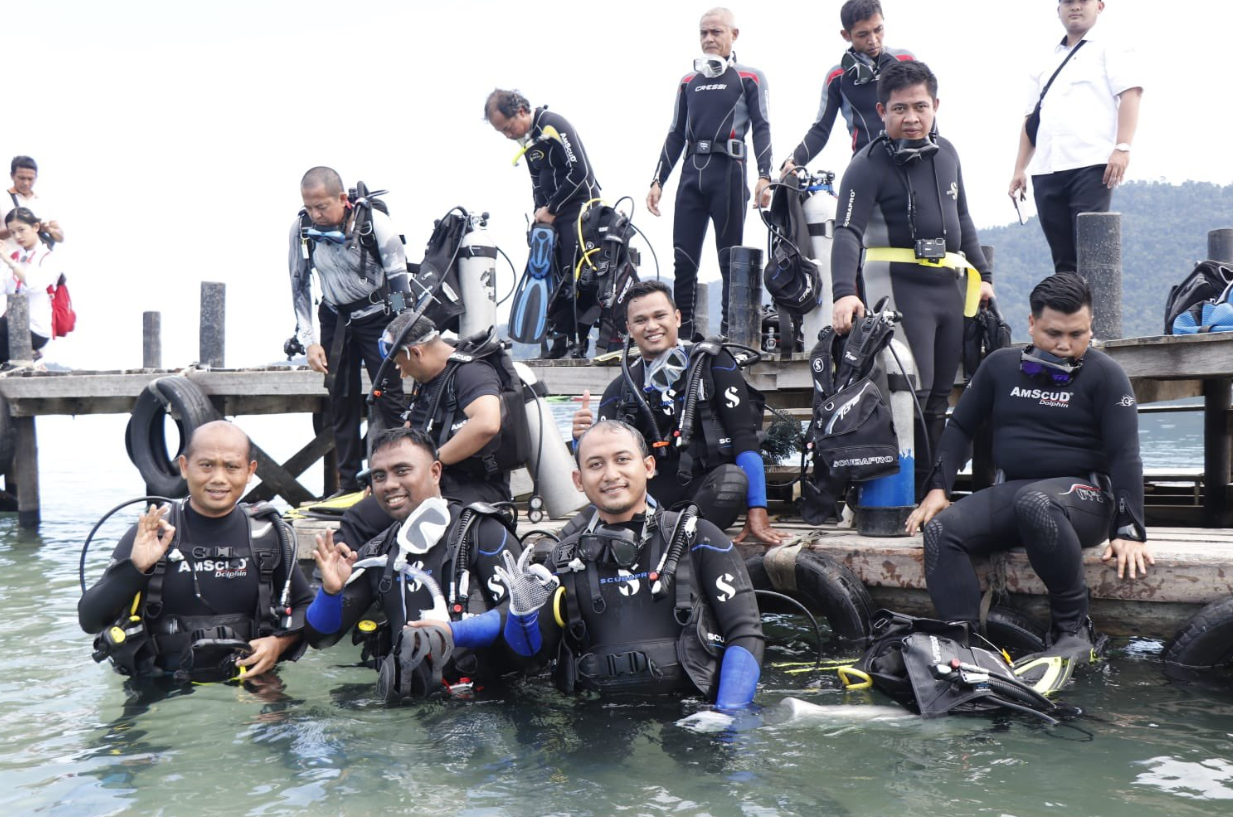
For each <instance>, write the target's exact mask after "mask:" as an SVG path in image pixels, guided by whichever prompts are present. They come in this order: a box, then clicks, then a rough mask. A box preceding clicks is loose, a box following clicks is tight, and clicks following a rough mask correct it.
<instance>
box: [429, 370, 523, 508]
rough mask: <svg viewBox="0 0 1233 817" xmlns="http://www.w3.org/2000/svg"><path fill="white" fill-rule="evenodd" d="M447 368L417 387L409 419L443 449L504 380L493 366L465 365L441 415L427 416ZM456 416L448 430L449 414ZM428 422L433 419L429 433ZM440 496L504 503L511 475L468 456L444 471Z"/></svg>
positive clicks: (444, 399)
mask: <svg viewBox="0 0 1233 817" xmlns="http://www.w3.org/2000/svg"><path fill="white" fill-rule="evenodd" d="M448 371H449V368H448V367H447V368H446V369H445V370H443V371H442V372H441V374H439V375H437V376H436V377H434V378H433V379H432V380H430V381H428V382H427V383H424V384H423V385H421V386H419V387H417V388H416V390H415V392H414V393H413V394H412V396H411V407H410V412H411V413H410V415H409V419H410V421H411V427H412V428H418V429H420V430H421V431H428V432H429V434H430V435H431V436H432V438H433V440H434V441H435V442H436V443H437V446H438V447H440V446H441V445H442V444H444V443H445V442H446V441H448V440H449V439H450V438H452V437H453V436H454V434H456V433H457V432H458V430H459V429H460V428H461V427H462V426H463V425H464V424H465V423H466V422H467V417H466V414H465V413H464V412H465V409H466V407H467V406H469V405H471V403H473V402H474V401H476V400H478V399H479V398H481V397H485V396H488V395H491V396H493V397H500V394H501V380H500V378H499V377H498V376H497V372H496V370H495V369H493V367H492V366H491V365H489V364H488V363H486V362H485V361H482V360H476V361H472V362H470V363H464V364H462V365H461V366H459V367H458V373H457V374H456V375H455V376H454V382H453V386H452V391H453V402H454V403H456V406H454V407H453V408H451V396H450V395H449V394H447V395H445V396H443V397H442V399H441V401H440V409H439V411H438V416H437V417H435V418H431V417H429V416H428V413H429V412H430V411H431V410H432V406H433V403H435V402H436V396H437V391H438V390H439V389H440V388H441V387H442V386H443V385H444V384H445V380H446V377H445V375H446V372H448ZM451 411H453V413H454V418H455V419H454V422H453V423H452V426H453V427H452V428H446V425H447V424H449V423H448V416H449V414H450V412H451ZM429 420H433V423H432V429H431V431H429V428H428V425H429ZM441 493H442V494H444V495H445V496H447V497H449V498H451V499H457V500H458V501H459V502H462V503H463V504H464V505H469V504H471V503H472V502H489V503H491V502H505V501H507V500H509V499H510V492H509V474H508V473H504V472H502V471H499V470H491V469H489V468H487V467H486V466H485V464H484V462H483V460H482V459H481V458H480V457H479V456H478V455H476V456H472V457H468V458H467V459H465V460H463V461H462V462H456V463H454V464H452V465H446V466H445V467H444V469H443V470H442V471H441Z"/></svg>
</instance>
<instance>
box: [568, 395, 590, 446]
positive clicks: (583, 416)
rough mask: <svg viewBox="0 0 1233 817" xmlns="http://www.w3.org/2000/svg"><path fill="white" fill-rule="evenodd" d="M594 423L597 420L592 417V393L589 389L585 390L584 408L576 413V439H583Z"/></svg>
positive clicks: (583, 396) (574, 430) (574, 429)
mask: <svg viewBox="0 0 1233 817" xmlns="http://www.w3.org/2000/svg"><path fill="white" fill-rule="evenodd" d="M594 422H595V418H594V417H593V416H592V415H591V392H590V390H589V389H584V390H583V392H582V407H581V408H579V409H578V410H577V411H575V412H574V428H573V433H574V439H575V440H576V439H578V438H579V437H581V436H582V435H583V434H584V433H585V432H586V430H587V429H588V428H590V427H591V425H592V424H593V423H594Z"/></svg>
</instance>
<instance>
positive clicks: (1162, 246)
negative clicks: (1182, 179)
mask: <svg viewBox="0 0 1233 817" xmlns="http://www.w3.org/2000/svg"><path fill="white" fill-rule="evenodd" d="M1113 210H1114V211H1115V212H1118V213H1121V214H1122V334H1123V335H1124V336H1125V337H1137V336H1142V335H1159V334H1160V333H1161V332H1162V331H1163V329H1164V302H1165V298H1166V297H1167V296H1168V294H1169V288H1170V287H1171V286H1173V285H1174V284H1176V283H1178V282H1179V281H1181V280H1182V278H1184V277H1185V276H1186V275H1187V274H1189V272H1190V271H1191V270H1192V269H1194V265H1195V262H1197V261H1199V260H1201V259H1203V258H1205V257H1206V256H1207V233H1208V232H1209V231H1210V230H1215V229H1219V228H1222V227H1233V185H1229V186H1226V187H1220V186H1218V185H1215V184H1209V183H1206V182H1186V183H1185V184H1181V185H1173V184H1164V183H1160V182H1131V183H1129V184H1126V185H1123V186H1122V187H1119V188H1118V189H1117V191H1116V192H1115V193H1114V194H1113ZM980 243H981V244H986V245H991V246H992V247H993V248H994V257H993V271H994V289H995V290H996V291H997V294H998V306H999V307H1000V308H1001V310H1002V314H1003V315H1004V316H1005V317H1006V319H1007V322H1008V323H1010V325H1011V327H1012V328H1013V330H1014V335H1015V340H1019V341H1024V340H1027V318H1026V316H1027V314H1028V293H1029V292H1031V290H1032V287H1034V286H1035V285H1036V284H1037V283H1038V282H1039V281H1040V279H1042V278H1044V277H1045V276H1046V275H1048V274H1049V273H1051V272H1052V271H1053V262H1052V260H1051V257H1050V255H1049V246H1048V244H1046V243H1045V237H1044V233H1042V232H1041V229H1040V224H1039V223H1038V222H1037V219H1035V218H1033V219H1032V220H1031V221H1029V222H1028V223H1027V224H1026V225H1022V226H1021V225H1019V224H1011V225H1009V226H1006V227H995V228H991V229H985V230H981V231H980Z"/></svg>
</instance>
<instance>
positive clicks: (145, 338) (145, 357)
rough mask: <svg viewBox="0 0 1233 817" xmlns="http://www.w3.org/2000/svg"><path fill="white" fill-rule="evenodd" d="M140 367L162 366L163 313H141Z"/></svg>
mask: <svg viewBox="0 0 1233 817" xmlns="http://www.w3.org/2000/svg"><path fill="white" fill-rule="evenodd" d="M141 368H143V369H161V368H163V315H162V313H161V312H142V313H141Z"/></svg>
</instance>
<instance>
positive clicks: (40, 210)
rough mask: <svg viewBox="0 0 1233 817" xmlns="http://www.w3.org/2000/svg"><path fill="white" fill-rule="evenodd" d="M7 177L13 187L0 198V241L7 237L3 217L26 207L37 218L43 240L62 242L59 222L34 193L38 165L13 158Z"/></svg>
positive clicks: (26, 157)
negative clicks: (41, 228) (11, 211)
mask: <svg viewBox="0 0 1233 817" xmlns="http://www.w3.org/2000/svg"><path fill="white" fill-rule="evenodd" d="M9 177H10V178H11V179H12V180H13V186H12V187H10V188H9V189H8V190H7V191H5V195H4V196H2V197H0V241H6V240H8V237H9V231H8V230H7V229H6V228H5V227H4V217H5V216H7V215H8V213H9V211H10V210H13V209H16V208H18V207H26V208H28V209H29V210H30V211H31V212H32V213H34V214H35V215H36V216H38V218H39V223H40V224H41V225H42V226H43V237H44V239H45V240H50V242H51V244H57V243H59V242H61V241H64V230H63V229H62V228H61V227H60V222H58V221H56V220H55V219H54V218H52V217H51V216H52V215H53V212H54V211H53V210H52V209H51V208H50V207H49V206H48V205H47V202H46V201H45V200H44V199H43V197H42V196H40V195H38V194H37V193H35V192H34V182H35V181H36V180H37V179H38V177H39V166H38V163H37V162H35V161H34V159H32V158H30V157H29V156H14V157H13V161H12V162H10V163H9ZM49 246H50V245H49Z"/></svg>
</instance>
